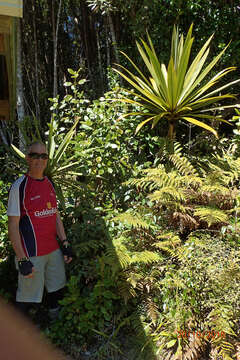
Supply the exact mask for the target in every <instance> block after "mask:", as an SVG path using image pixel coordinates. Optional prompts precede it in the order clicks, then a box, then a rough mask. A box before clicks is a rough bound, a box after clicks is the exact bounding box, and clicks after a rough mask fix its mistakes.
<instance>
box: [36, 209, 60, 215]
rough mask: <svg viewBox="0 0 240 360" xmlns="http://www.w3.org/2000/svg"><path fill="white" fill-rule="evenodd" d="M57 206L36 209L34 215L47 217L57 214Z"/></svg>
mask: <svg viewBox="0 0 240 360" xmlns="http://www.w3.org/2000/svg"><path fill="white" fill-rule="evenodd" d="M56 212H57V208H51V209H43V210H41V211H35V213H34V215H35V216H37V217H46V216H52V215H54V214H56Z"/></svg>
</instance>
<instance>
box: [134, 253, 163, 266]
mask: <svg viewBox="0 0 240 360" xmlns="http://www.w3.org/2000/svg"><path fill="white" fill-rule="evenodd" d="M161 260H162V257H161V255H159V254H158V253H156V252H153V251H148V250H145V251H141V252H134V253H132V259H131V263H132V264H134V263H137V264H140V263H143V264H152V263H154V262H156V261H161Z"/></svg>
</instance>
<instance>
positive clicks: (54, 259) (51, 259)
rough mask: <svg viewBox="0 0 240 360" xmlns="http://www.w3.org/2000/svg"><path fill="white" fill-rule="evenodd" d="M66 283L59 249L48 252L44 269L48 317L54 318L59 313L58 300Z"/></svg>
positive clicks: (61, 296) (60, 298)
mask: <svg viewBox="0 0 240 360" xmlns="http://www.w3.org/2000/svg"><path fill="white" fill-rule="evenodd" d="M65 284H66V275H65V266H64V260H63V255H62V252H61V250H59V249H58V250H56V251H53V252H52V253H50V254H48V261H47V265H46V271H45V285H46V288H47V291H48V305H49V317H50V319H51V320H56V319H57V317H58V315H59V309H60V306H59V301H60V300H62V298H63V295H64V287H65Z"/></svg>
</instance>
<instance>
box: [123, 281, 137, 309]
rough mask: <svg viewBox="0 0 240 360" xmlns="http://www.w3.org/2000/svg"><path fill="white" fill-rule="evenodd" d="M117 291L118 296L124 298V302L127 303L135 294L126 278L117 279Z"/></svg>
mask: <svg viewBox="0 0 240 360" xmlns="http://www.w3.org/2000/svg"><path fill="white" fill-rule="evenodd" d="M118 293H119V295H120V297H121V298H122V299H123V300H124V303H125V304H127V302H128V301H129V300H130V299H132V298H134V297H136V296H137V293H136V291H135V290H134V288H133V287H132V285H131V284H130V283H129V282H127V281H126V280H123V281H120V280H119V281H118Z"/></svg>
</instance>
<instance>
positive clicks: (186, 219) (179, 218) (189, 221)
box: [173, 211, 199, 231]
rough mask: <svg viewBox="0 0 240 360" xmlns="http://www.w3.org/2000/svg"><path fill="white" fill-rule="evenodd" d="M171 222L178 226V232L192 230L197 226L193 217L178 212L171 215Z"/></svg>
mask: <svg viewBox="0 0 240 360" xmlns="http://www.w3.org/2000/svg"><path fill="white" fill-rule="evenodd" d="M173 220H174V221H175V222H177V223H178V224H179V230H180V231H183V230H184V229H190V230H193V229H196V228H197V227H198V226H199V223H198V222H197V220H196V219H195V218H194V217H193V216H191V215H189V214H186V213H183V212H179V211H175V212H174V213H173Z"/></svg>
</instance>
